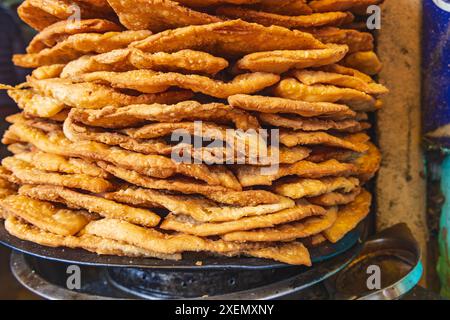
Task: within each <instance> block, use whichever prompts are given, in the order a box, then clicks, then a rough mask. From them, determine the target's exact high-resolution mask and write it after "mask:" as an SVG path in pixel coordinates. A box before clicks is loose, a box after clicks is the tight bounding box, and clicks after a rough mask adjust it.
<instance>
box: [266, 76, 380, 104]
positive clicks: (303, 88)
mask: <svg viewBox="0 0 450 320" xmlns="http://www.w3.org/2000/svg"><path fill="white" fill-rule="evenodd" d="M274 93H275V95H277V96H278V97H281V98H286V99H293V100H301V101H307V102H332V103H335V102H337V103H343V104H346V105H348V106H349V107H351V108H352V109H353V110H355V111H364V112H367V111H374V110H376V109H377V108H378V104H377V100H376V99H375V98H373V97H372V96H370V95H368V94H367V93H364V92H361V91H358V90H355V89H350V88H339V87H336V86H332V85H320V84H316V85H312V86H308V85H304V84H303V83H301V82H300V81H298V80H296V79H294V78H286V79H284V80H281V81H280V82H279V83H278V84H277V85H276V86H275V89H274Z"/></svg>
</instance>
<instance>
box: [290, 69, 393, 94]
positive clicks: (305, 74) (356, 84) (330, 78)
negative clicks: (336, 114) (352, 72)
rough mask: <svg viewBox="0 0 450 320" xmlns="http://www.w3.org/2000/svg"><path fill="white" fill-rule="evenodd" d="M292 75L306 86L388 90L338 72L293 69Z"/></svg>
mask: <svg viewBox="0 0 450 320" xmlns="http://www.w3.org/2000/svg"><path fill="white" fill-rule="evenodd" d="M292 75H293V76H294V77H295V78H297V79H298V80H300V81H301V82H302V83H303V84H306V85H308V86H311V85H315V84H331V85H335V86H337V87H340V88H350V89H355V90H359V91H362V92H365V93H367V94H371V95H380V94H385V93H388V92H389V90H388V89H387V88H386V87H385V86H383V85H381V84H378V83H375V82H370V83H368V82H366V81H364V80H362V79H361V78H358V77H355V76H349V75H343V74H339V73H331V72H324V71H312V70H294V71H293V72H292Z"/></svg>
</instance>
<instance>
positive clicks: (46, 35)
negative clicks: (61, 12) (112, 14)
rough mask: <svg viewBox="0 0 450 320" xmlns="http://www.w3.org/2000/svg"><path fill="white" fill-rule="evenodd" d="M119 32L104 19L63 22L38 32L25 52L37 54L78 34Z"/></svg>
mask: <svg viewBox="0 0 450 320" xmlns="http://www.w3.org/2000/svg"><path fill="white" fill-rule="evenodd" d="M121 30H122V28H121V27H120V26H119V25H117V24H115V23H114V22H111V21H108V20H104V19H86V20H80V21H73V20H63V21H60V22H57V23H54V24H52V25H51V26H48V27H47V28H45V29H44V30H42V31H41V32H39V33H38V34H37V35H36V36H35V37H34V38H33V39H32V40H31V41H30V43H29V44H28V47H27V52H28V53H38V52H40V51H42V50H43V49H46V48H51V47H53V46H55V45H56V44H57V43H58V42H61V41H64V40H65V39H67V38H68V37H69V36H71V35H74V34H78V33H104V32H111V31H121Z"/></svg>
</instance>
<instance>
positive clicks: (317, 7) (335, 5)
mask: <svg viewBox="0 0 450 320" xmlns="http://www.w3.org/2000/svg"><path fill="white" fill-rule="evenodd" d="M383 1H384V0H313V1H310V2H309V3H308V5H309V6H310V8H311V9H313V10H314V11H315V12H328V11H345V10H350V11H351V10H352V9H355V8H356V9H359V8H360V7H365V8H366V7H368V6H370V5H374V4H380V3H382V2H383Z"/></svg>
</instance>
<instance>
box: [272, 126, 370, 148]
mask: <svg viewBox="0 0 450 320" xmlns="http://www.w3.org/2000/svg"><path fill="white" fill-rule="evenodd" d="M363 134H365V133H358V135H363ZM280 142H281V143H282V144H284V145H285V146H287V147H293V146H297V145H325V146H329V147H336V148H342V149H349V150H352V151H355V152H366V151H367V150H368V146H367V144H365V143H358V142H353V141H352V139H351V135H347V136H345V135H342V136H333V135H331V134H328V133H326V132H320V131H318V132H304V131H284V130H283V131H281V132H280Z"/></svg>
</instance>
